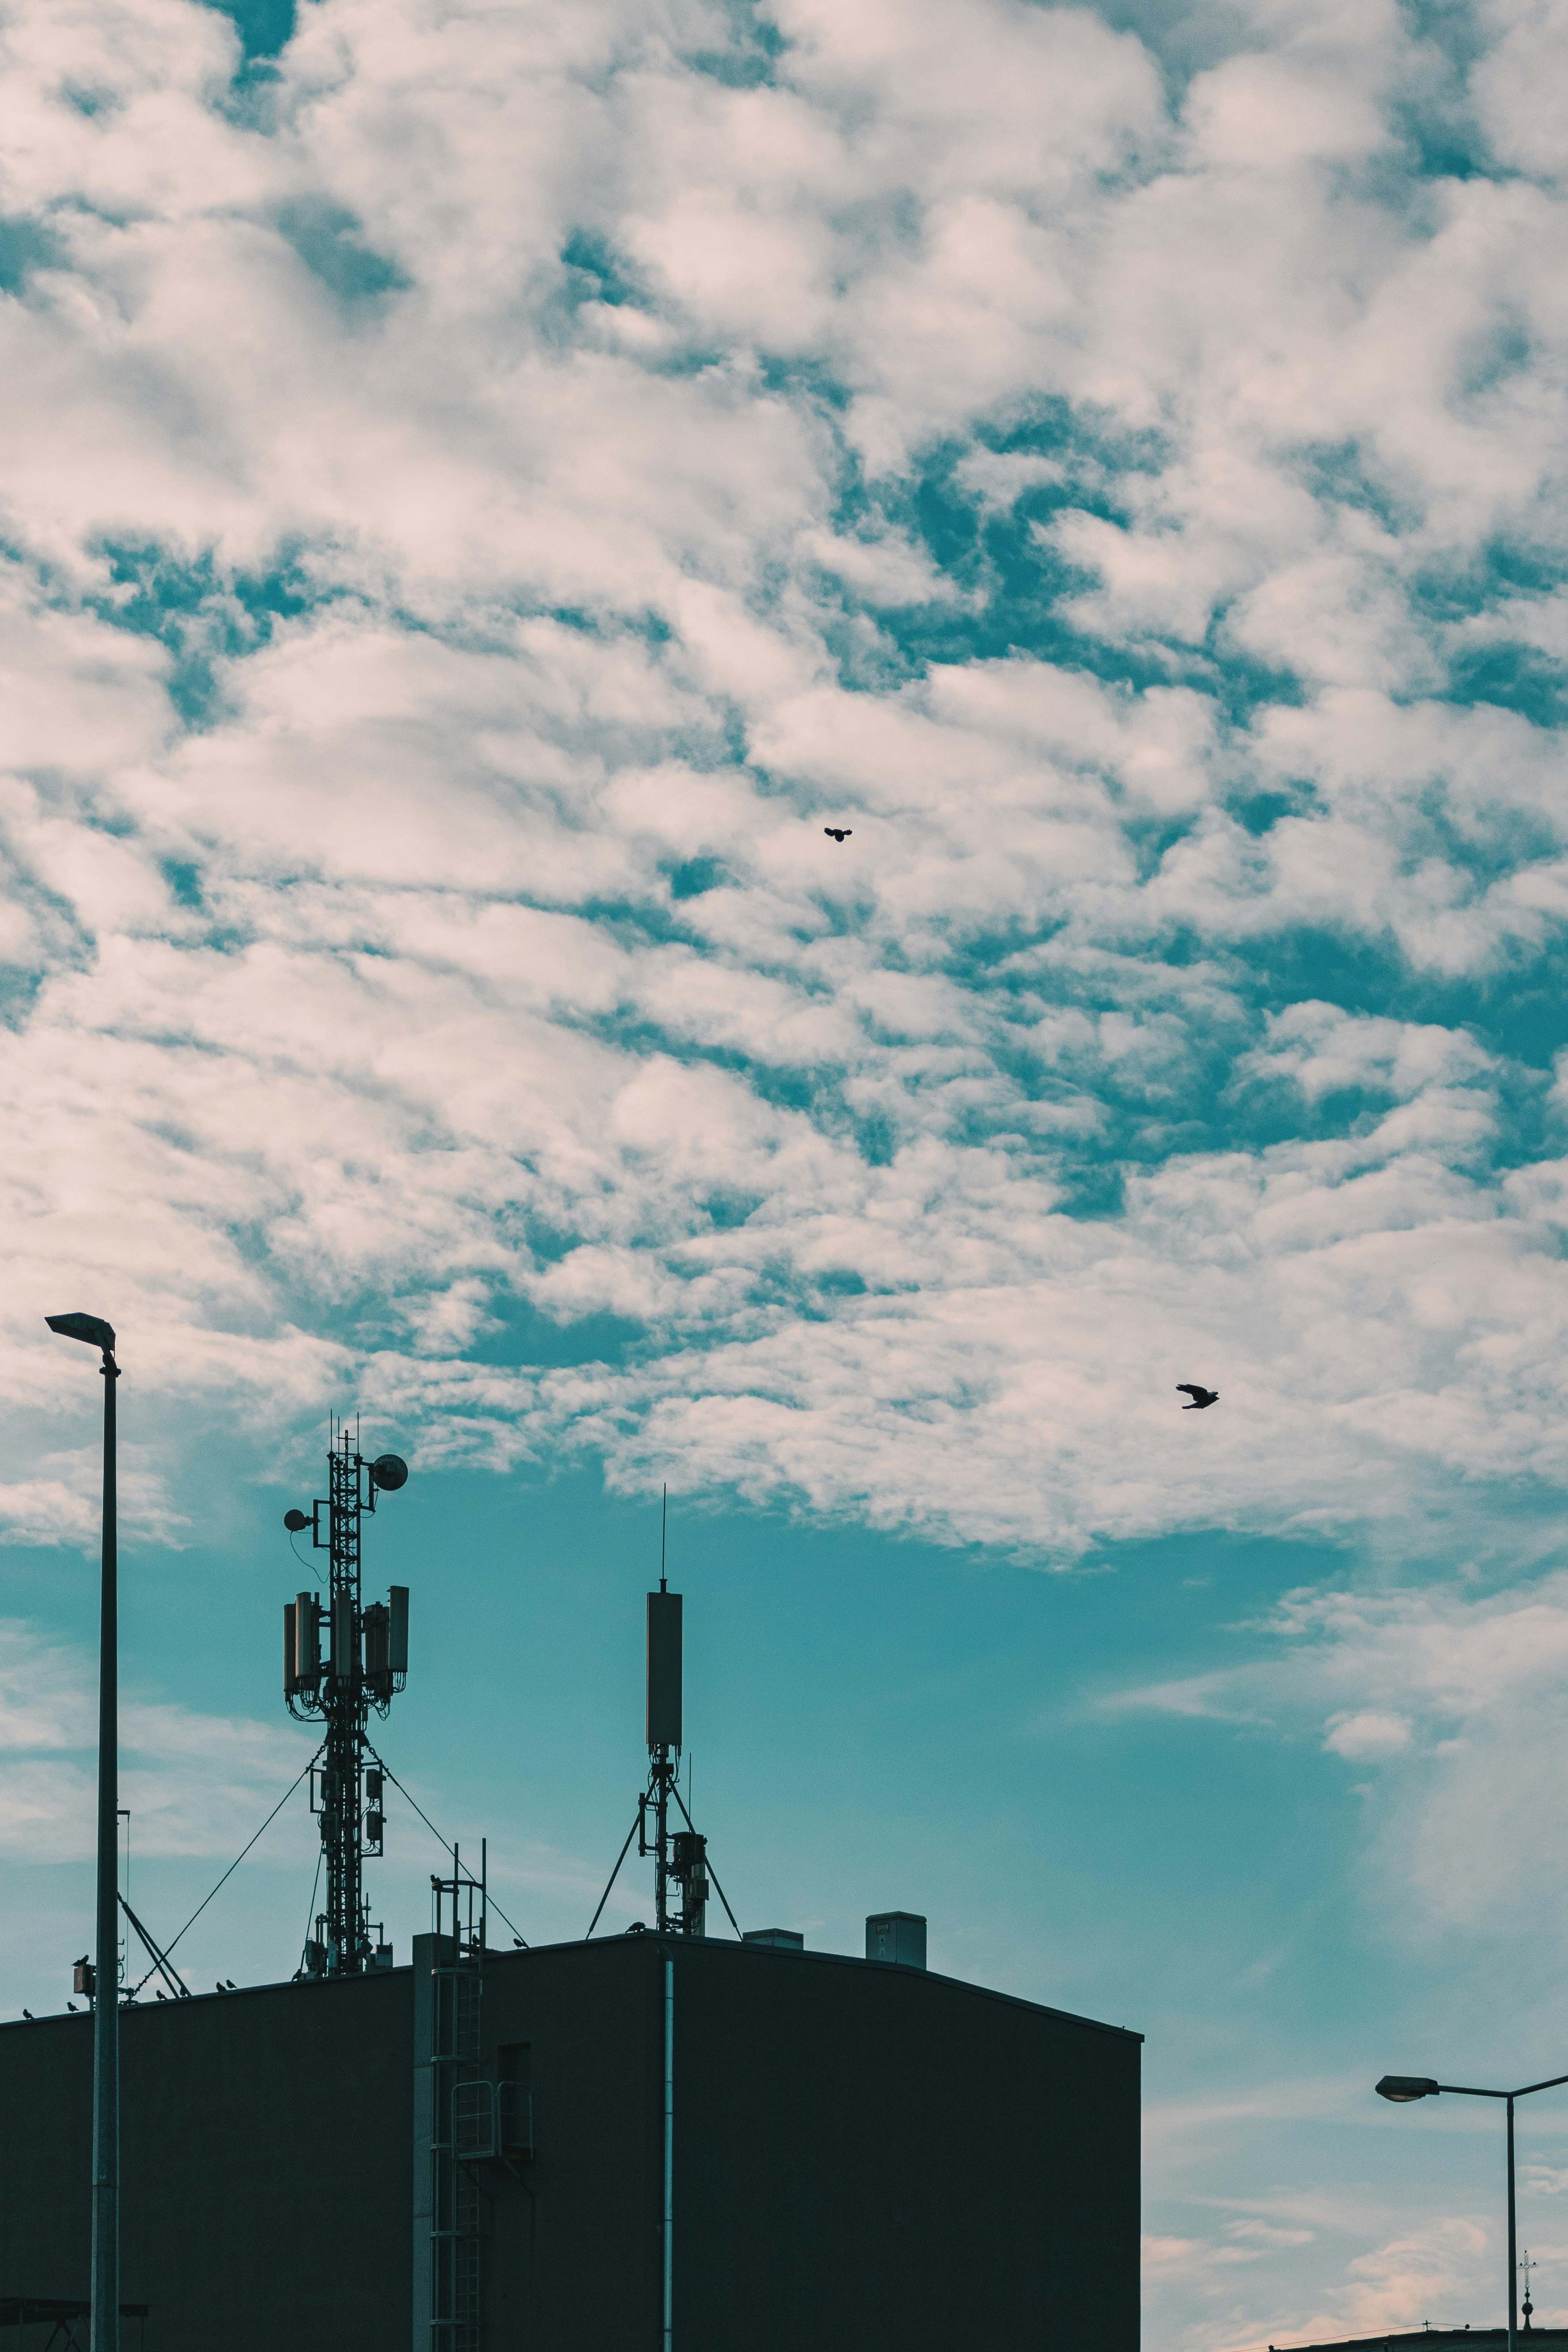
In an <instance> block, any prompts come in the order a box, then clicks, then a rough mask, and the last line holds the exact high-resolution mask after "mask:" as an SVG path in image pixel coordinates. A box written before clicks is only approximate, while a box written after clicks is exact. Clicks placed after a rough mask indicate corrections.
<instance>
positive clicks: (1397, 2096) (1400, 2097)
mask: <svg viewBox="0 0 1568 2352" xmlns="http://www.w3.org/2000/svg"><path fill="white" fill-rule="evenodd" d="M1560 2083H1568V2074H1553V2075H1552V2079H1551V2080H1550V2082H1546V2083H1526V2084H1525V2085H1524V2088H1523V2089H1522V2090H1521V2091H1479V2090H1478V2089H1477V2088H1476V2086H1475V2084H1473V2083H1435V2082H1434V2081H1433V2080H1432V2077H1431V2075H1430V2074H1385V2075H1384V2078H1383V2080H1382V2082H1381V2083H1379V2084H1377V2086H1376V2088H1377V2095H1378V2097H1379V2098H1380V2099H1392V2100H1393V2102H1394V2105H1395V2106H1401V2107H1402V2106H1406V2105H1409V2103H1410V2102H1411V2101H1412V2100H1415V2099H1430V2098H1433V2097H1435V2096H1436V2094H1437V2093H1438V2092H1439V2091H1447V2092H1448V2093H1450V2095H1453V2096H1455V2097H1458V2098H1461V2099H1505V2100H1506V2101H1507V2102H1508V2352H1514V2341H1513V2339H1514V2331H1515V2329H1516V2328H1517V2327H1518V2326H1519V2272H1518V2268H1517V2259H1518V2251H1519V2250H1518V2247H1517V2246H1516V2244H1515V2242H1514V2220H1513V2103H1514V2101H1515V2099H1528V2098H1529V2096H1530V2095H1531V2092H1532V2091H1554V2090H1556V2088H1557V2086H1558V2084H1560Z"/></svg>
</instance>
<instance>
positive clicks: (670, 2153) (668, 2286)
mask: <svg viewBox="0 0 1568 2352" xmlns="http://www.w3.org/2000/svg"><path fill="white" fill-rule="evenodd" d="M659 2341H660V2344H661V2345H662V2347H663V2352H671V2347H672V2345H673V2344H674V2341H675V1962H674V1961H673V1960H672V1959H671V1958H670V1957H669V1955H668V1953H666V1955H665V1961H664V2325H663V2327H662V2330H661V2332H660V2336H659Z"/></svg>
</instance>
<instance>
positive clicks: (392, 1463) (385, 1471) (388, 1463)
mask: <svg viewBox="0 0 1568 2352" xmlns="http://www.w3.org/2000/svg"><path fill="white" fill-rule="evenodd" d="M370 1475H371V1480H372V1483H373V1484H374V1486H379V1487H380V1489H381V1491H382V1493H383V1494H384V1495H395V1494H396V1492H397V1490H398V1488H399V1486H407V1484H408V1465H407V1463H406V1462H405V1460H404V1459H403V1456H402V1455H401V1454H378V1455H377V1456H376V1459H375V1460H374V1462H373V1463H372V1464H371V1465H370Z"/></svg>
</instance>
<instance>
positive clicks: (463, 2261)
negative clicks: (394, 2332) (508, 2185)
mask: <svg viewBox="0 0 1568 2352" xmlns="http://www.w3.org/2000/svg"><path fill="white" fill-rule="evenodd" d="M487 1870H488V1857H487V1854H486V1848H485V1846H484V1845H483V1844H481V1846H480V1848H479V1876H478V1878H475V1877H474V1875H473V1874H472V1873H471V1872H466V1871H465V1870H464V1869H463V1866H462V1862H461V1858H460V1856H459V1854H458V1849H457V1847H456V1846H454V1847H453V1848H452V1875H451V1877H450V1878H433V1879H432V1880H431V1881H430V1885H431V1887H432V1889H433V1891H434V1893H435V1897H436V1951H437V1967H436V1969H435V1972H434V1988H433V1990H434V2005H435V2014H434V2019H433V2023H434V2027H435V2032H434V2036H433V2063H434V2074H435V2082H434V2085H433V2087H434V2091H435V2115H434V2117H433V2119H432V2134H431V2145H430V2163H431V2184H430V2185H431V2198H430V2238H431V2246H430V2254H431V2265H430V2275H431V2283H432V2286H433V2289H434V2293H433V2295H432V2299H431V2320H430V2344H431V2352H483V2345H484V2320H483V2313H482V2309H481V2294H482V2289H483V2280H482V2276H481V2268H480V2248H481V2224H482V2221H483V2212H482V2207H481V2192H480V2188H479V2175H478V2173H477V2172H476V2171H475V2169H474V2167H473V2165H472V2163H471V2162H469V2163H465V2162H464V2161H463V2152H462V2149H461V2147H460V2146H459V2131H460V2129H461V2120H460V2117H459V2113H458V2108H459V2100H458V2092H459V2089H460V2088H467V2087H468V2086H469V2085H471V2084H472V2083H473V2082H474V2079H475V2077H476V2076H477V2075H478V2074H479V2055H480V2034H479V2025H480V2015H481V2008H482V2002H483V1998H484V1967H485V1924H486V1911H487V1900H486V1877H487Z"/></svg>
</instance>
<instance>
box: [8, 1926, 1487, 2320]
mask: <svg viewBox="0 0 1568 2352" xmlns="http://www.w3.org/2000/svg"><path fill="white" fill-rule="evenodd" d="M917 1924H918V1925H919V1926H920V1927H921V1933H922V1935H923V1923H915V1922H913V1921H912V1920H911V1919H910V1916H908V1915H902V1914H890V1915H884V1917H883V1919H882V1921H881V1923H880V1932H881V1935H882V1937H883V1939H884V1942H885V1943H886V1945H887V1946H888V1947H889V1948H895V1949H897V1948H902V1949H903V1950H905V1951H906V1952H912V1950H913V1948H914V1943H915V1937H916V1926H917ZM766 1934H767V1937H768V1939H767V1940H763V1939H761V1938H759V1939H757V1940H754V1941H750V1942H748V1943H746V1944H733V1943H730V1942H727V1941H726V1942H720V1941H716V1940H706V1939H700V1938H696V1937H675V1936H671V1937H659V1936H657V1935H653V1934H641V1935H639V1934H637V1933H633V1934H630V1935H626V1936H617V1937H605V1938H602V1939H600V1940H598V1941H596V1942H594V1943H575V1944H563V1945H555V1946H551V1947H547V1948H544V1949H542V1950H539V1951H514V1952H508V1953H505V1954H500V1953H496V1952H487V1953H485V1954H484V1955H483V1958H482V1963H481V1960H480V1957H479V1952H478V1948H477V1947H464V1946H462V1945H460V1944H458V1943H455V1942H454V1940H453V1939H452V1938H451V1937H445V1938H441V1939H437V1938H436V1937H420V1938H419V1939H418V1940H417V1941H416V1945H415V1957H414V1965H413V1967H412V1968H403V1969H381V1970H377V1971H374V1972H372V1973H370V1974H367V1975H365V1976H363V1977H357V1978H355V1977H346V1978H339V1979H324V1980H320V1981H314V1982H300V1983H294V1984H284V1985H269V1986H262V1987H258V1988H255V1989H252V1990H242V1991H239V1992H227V1993H223V1994H212V1995H208V1996H206V1997H205V1999H201V2000H182V2001H169V2002H167V2003H164V2004H157V2005H152V2006H147V2005H143V2006H141V2007H138V2008H136V2009H134V2010H130V2011H126V2012H125V2014H124V2018H123V2040H122V2053H123V2055H122V2105H121V2113H122V2117H123V2126H122V2129H123V2141H122V2151H121V2178H122V2182H123V2192H122V2194H123V2221H122V2247H123V2261H122V2272H121V2294H122V2295H123V2297H124V2298H125V2300H126V2302H127V2303H131V2302H135V2303H137V2304H144V2305H147V2306H148V2307H149V2310H150V2314H151V2316H150V2317H149V2318H148V2320H147V2321H146V2323H145V2328H146V2336H145V2341H146V2345H147V2347H148V2352H212V2347H214V2346H216V2345H221V2346H222V2347H223V2352H281V2347H288V2352H403V2347H410V2352H513V2347H527V2352H742V2347H743V2352H786V2347H787V2352H801V2347H803V2346H805V2347H812V2352H836V2347H857V2352H859V2347H876V2352H881V2347H892V2346H895V2345H896V2346H897V2347H900V2352H938V2347H940V2352H960V2347H977V2352H978V2347H985V2352H990V2347H1003V2346H1005V2347H1008V2352H1019V2347H1042V2352H1043V2347H1047V2346H1050V2347H1060V2346H1065V2345H1077V2344H1084V2345H1089V2344H1092V2345H1093V2346H1094V2347H1095V2352H1135V2347H1136V2346H1137V2342H1138V2311H1137V2278H1138V2228H1139V2185H1138V2139H1139V2079H1138V2078H1139V2060H1140V2041H1141V2037H1140V2036H1139V2035H1137V2034H1134V2033H1131V2032H1124V2031H1122V2030H1121V2029H1120V2028H1116V2027H1110V2026H1105V2025H1098V2024H1094V2023H1092V2022H1090V2021H1088V2020H1085V2019H1082V2018H1077V2017H1071V2016H1068V2015H1066V2014H1064V2013H1063V2012H1061V2011H1057V2010H1051V2009H1045V2008H1041V2007H1037V2005H1035V2004H1034V2003H1032V2002H1029V2001H1024V2000H1013V1999H1010V1998H1008V1997H1007V1996H1005V1995H1004V1994H1000V1993H994V1992H988V1991H985V1990H982V1989H980V1988H979V1987H976V1986H973V1985H968V1984H961V1983H958V1982H956V1981H954V1980H953V1979H951V1978H946V1977H939V1976H932V1975H929V1974H927V1973H926V1972H925V1971H924V1969H922V1968H921V1966H920V1965H919V1964H918V1962H915V1963H913V1964H911V1962H910V1960H909V1959H904V1960H900V1959H897V1958H892V1959H889V1960H886V1961H879V1960H877V1959H874V1958H872V1959H866V1960H860V1959H852V1958H839V1957H837V1956H835V1955H833V1954H829V1953H820V1952H806V1951H802V1950H799V1949H796V1948H792V1946H791V1943H790V1941H789V1940H787V1939H785V1936H784V1931H783V1930H777V1931H766ZM91 2042H92V2032H91V2021H90V2019H89V2018H88V2017H86V2016H82V2017H70V2016H66V2017H55V2018H48V2019H39V2020H37V2021H35V2022H32V2023H27V2022H20V2023H16V2024H12V2025H5V2026H0V2105H3V2112H4V2114H5V2118H6V2126H5V2131H4V2133H3V2134H0V2301H3V2299H4V2298H5V2297H11V2298H21V2297H28V2296H31V2297H48V2298H55V2299H57V2300H60V2301H64V2300H68V2299H71V2298H79V2297H81V2296H83V2295H85V2294H86V2292H87V2280H88V2273H89V2243H88V2241H89V2196H88V2189H89V2143H90V2128H91V2101H90V2076H91V2055H92V2053H91ZM46 2340H47V2333H46V2331H45V2330H44V2329H41V2328H40V2329H38V2330H37V2331H28V2330H26V2329H23V2330H21V2331H19V2332H18V2333H17V2334H16V2335H12V2336H4V2337H3V2338H0V2341H3V2342H4V2344H5V2345H6V2346H14V2347H16V2352H24V2347H26V2352H34V2347H42V2345H43V2344H44V2343H45V2341H46ZM130 2340H131V2341H132V2344H133V2343H134V2340H135V2339H134V2334H132V2337H131V2339H130ZM1472 2340H1474V2339H1472Z"/></svg>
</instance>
